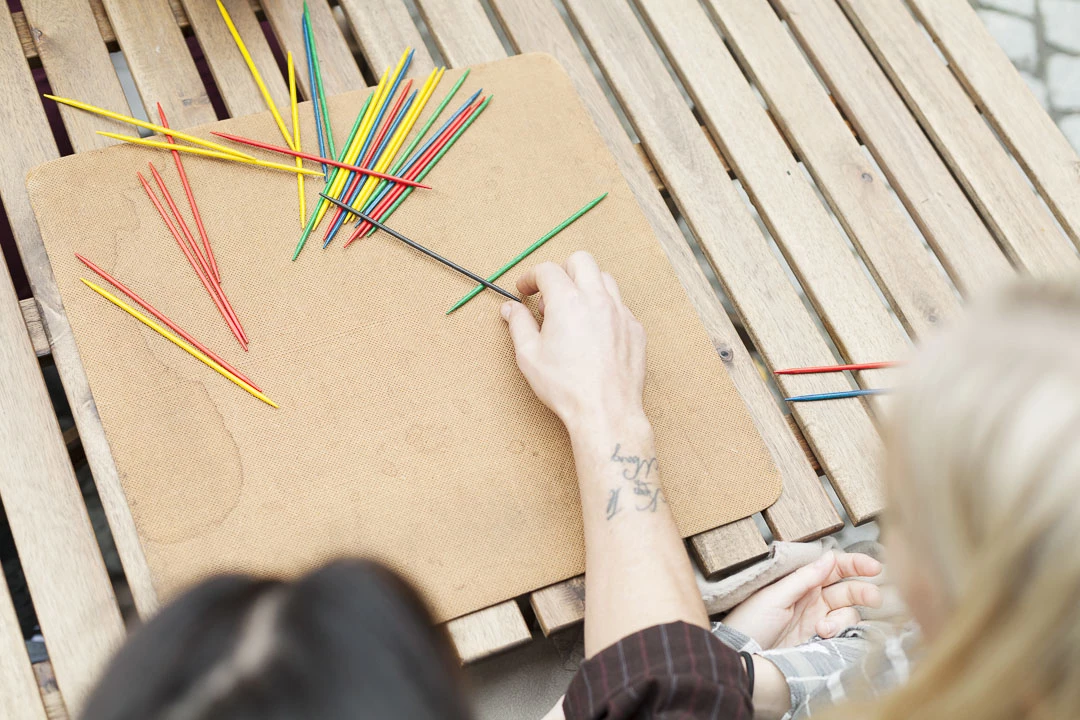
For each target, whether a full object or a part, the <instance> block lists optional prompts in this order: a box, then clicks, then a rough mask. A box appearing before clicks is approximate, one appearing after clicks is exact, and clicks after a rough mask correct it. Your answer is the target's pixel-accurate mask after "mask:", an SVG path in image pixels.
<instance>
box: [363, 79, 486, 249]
mask: <svg viewBox="0 0 1080 720" xmlns="http://www.w3.org/2000/svg"><path fill="white" fill-rule="evenodd" d="M481 102H482V99H481ZM481 102H477V103H476V104H474V105H473V106H472V107H470V108H469V109H468V110H466V111H465V112H463V113H461V115H460V116H459V117H458V119H457V120H455V121H454V122H453V124H452V125H450V126H449V127H448V128H446V130H444V131H443V134H442V135H440V136H439V138H438V140H436V141H435V142H434V143H432V145H431V147H429V148H428V149H427V152H425V153H424V154H423V155H421V156H420V158H419V159H418V160H417V161H416V164H415V165H413V166H412V168H410V170H409V175H410V176H412V177H414V178H415V177H416V176H417V175H419V174H420V173H421V172H423V170H424V168H425V167H427V165H428V164H429V163H430V162H431V160H432V158H434V157H435V156H436V155H438V154H439V151H440V150H442V149H443V147H444V146H445V145H446V143H448V142H450V138H452V137H454V133H456V132H457V131H458V128H460V127H461V126H462V125H464V124H465V122H466V121H467V120H468V119H469V116H470V115H472V114H473V113H474V112H476V109H477V108H478V107H480V104H481ZM404 192H405V188H404V187H402V186H398V187H396V188H394V189H393V190H391V191H390V192H389V193H387V194H386V197H384V198H383V199H382V200H381V201H380V202H379V204H378V205H377V206H376V207H375V208H374V209H373V210H372V211H371V212H370V213H368V214H369V215H370V216H371V217H373V218H378V217H379V215H380V214H381V213H383V212H385V211H386V209H387V208H389V207H390V206H391V205H392V204H393V203H394V202H395V201H397V199H398V198H399V197H401V194H402V193H404ZM370 228H371V224H370V223H369V222H367V221H366V220H365V221H364V222H362V223H360V225H359V226H358V227H357V228H356V230H355V231H354V232H353V234H352V235H350V236H349V239H348V240H347V241H346V242H345V245H344V247H349V244H350V243H352V242H353V241H354V240H356V239H357V238H358V237H360V236H361V235H363V234H364V233H365V232H367V230H369V229H370Z"/></svg>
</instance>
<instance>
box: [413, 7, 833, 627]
mask: <svg viewBox="0 0 1080 720" xmlns="http://www.w3.org/2000/svg"><path fill="white" fill-rule="evenodd" d="M423 7H425V15H426V17H427V22H428V23H429V26H430V27H431V30H432V32H433V33H434V34H435V35H436V38H437V40H438V42H439V45H440V49H441V51H442V52H443V53H444V54H446V55H447V56H448V57H451V58H453V57H472V58H473V59H478V58H477V55H476V52H477V51H476V46H477V44H478V43H477V42H469V43H465V42H462V41H460V39H459V37H458V36H457V34H456V31H455V30H454V26H453V25H448V24H447V23H446V21H445V18H448V17H454V18H460V17H466V18H470V23H476V24H479V23H480V19H481V17H482V8H480V6H479V4H477V3H475V2H465V3H460V2H455V3H447V2H445V1H441V0H438V1H436V2H432V0H425V2H424V3H423ZM494 10H495V12H496V14H497V15H499V17H500V20H501V21H502V23H503V28H504V29H505V31H506V33H507V35H508V36H509V38H510V41H511V42H512V43H513V44H514V45H515V46H516V47H517V48H518V49H519V50H522V51H525V52H530V51H546V52H550V53H552V54H554V55H556V57H558V58H559V59H560V60H561V61H562V63H563V65H564V67H566V68H567V69H568V70H569V71H570V73H571V76H572V79H573V80H574V81H575V84H576V85H577V88H578V91H579V93H580V94H581V95H582V96H583V99H584V100H585V103H586V106H587V107H588V109H589V110H590V112H592V114H593V117H594V120H596V122H597V123H598V125H599V126H600V127H601V131H602V133H604V134H605V137H606V138H607V139H608V143H609V146H612V150H613V152H615V155H616V157H617V159H618V160H619V161H620V165H621V166H622V170H623V173H624V175H626V176H627V178H628V180H629V181H630V182H631V185H632V187H633V186H636V188H635V189H636V192H637V194H638V197H639V201H641V202H642V203H643V204H644V205H645V206H646V214H647V215H649V216H650V221H651V222H652V224H653V226H654V229H655V230H656V232H657V234H658V236H660V238H661V241H662V242H663V243H664V245H665V247H666V248H667V250H668V253H669V255H670V256H671V259H672V262H673V264H674V265H675V267H676V268H677V270H678V271H679V273H680V277H682V281H683V283H684V285H686V286H687V289H688V292H690V296H691V298H692V299H694V298H695V292H694V289H695V286H696V287H697V288H699V289H700V290H699V291H700V293H701V294H700V295H698V296H697V299H696V305H697V307H698V309H699V312H700V313H701V315H702V316H703V317H704V318H705V319H706V324H707V325H708V324H710V323H709V315H710V314H712V315H713V317H714V318H717V322H716V323H715V324H721V322H722V323H724V324H727V326H728V328H729V330H730V333H729V334H728V335H727V337H728V338H733V339H734V341H735V342H736V343H738V338H737V335H736V334H735V333H734V328H731V326H730V321H728V319H727V317H726V315H724V313H723V309H722V308H721V307H720V306H719V303H718V302H717V299H716V297H715V295H714V294H713V293H712V292H711V289H710V288H709V287H708V284H707V282H706V281H705V280H704V276H703V275H702V273H701V270H700V268H698V267H697V265H696V262H695V261H694V259H693V257H692V256H691V255H690V253H689V249H688V247H687V246H686V243H685V241H684V239H683V238H682V236H681V233H680V232H679V231H678V228H677V227H676V226H675V223H674V220H673V219H672V218H671V215H670V213H668V211H667V209H666V207H665V206H664V204H663V201H662V199H661V198H660V197H659V196H658V195H657V193H656V192H655V191H653V190H650V189H648V185H649V179H648V176H647V175H646V174H645V173H644V172H643V168H642V167H641V165H640V164H638V162H637V161H636V160H633V159H631V158H632V157H633V151H632V150H631V144H630V142H629V139H628V138H627V137H626V135H625V133H624V132H623V130H622V128H621V126H620V125H619V122H618V120H617V118H616V117H615V116H614V113H613V111H612V109H611V107H610V106H609V105H608V104H607V101H606V99H604V97H603V93H602V91H601V90H600V88H599V86H598V85H597V84H596V81H595V79H593V78H592V75H591V72H590V71H589V69H588V67H587V66H586V65H585V63H584V60H583V58H582V57H581V55H580V54H579V53H578V52H577V47H576V45H575V43H574V41H573V38H572V37H571V35H570V33H569V31H568V29H567V28H566V26H565V24H564V23H563V22H562V20H561V18H559V17H558V14H557V11H556V10H555V8H554V7H553V6H552V5H550V4H548V3H544V2H528V3H521V2H513V3H501V2H496V3H494ZM482 37H484V38H486V40H485V41H484V46H485V47H486V56H487V57H491V58H494V57H500V56H502V54H503V52H504V51H503V49H502V48H501V44H499V45H497V44H496V39H497V38H496V35H495V33H494V32H490V33H489V32H484V33H483V34H482ZM605 129H606V130H607V132H604V130H605ZM616 138H620V139H621V142H620V141H619V140H618V139H616ZM650 208H651V211H650ZM706 298H707V299H706ZM720 317H722V318H723V320H722V321H720V320H719V318H720ZM714 330H715V328H714ZM713 339H714V343H718V344H717V347H718V349H719V348H720V347H721V345H720V344H719V343H724V346H725V347H726V346H727V343H728V340H718V338H717V336H716V334H715V332H714V333H713ZM738 344H739V345H741V343H738ZM740 350H742V353H741V355H743V356H744V358H743V357H740V360H742V359H745V362H743V363H740V367H742V368H747V369H749V372H748V373H747V374H746V375H744V376H743V379H744V380H747V379H748V382H749V383H750V384H751V385H753V384H757V385H758V386H760V385H761V383H760V378H757V377H756V371H755V370H754V369H753V367H752V363H750V361H749V357H748V356H745V349H742V348H741V347H740ZM724 354H726V355H729V356H732V359H734V352H733V351H731V350H727V351H726V352H725V353H724ZM733 375H735V376H736V378H737V380H736V381H737V383H738V376H739V373H735V372H733ZM761 389H762V393H761V395H762V396H764V402H765V403H768V404H770V405H772V399H771V398H770V397H767V391H764V388H761ZM772 412H773V413H774V414H776V415H778V412H777V411H776V408H775V405H772ZM777 435H783V433H782V432H781V433H777ZM774 437H775V436H774ZM787 437H788V439H790V433H787ZM780 442H781V443H783V440H781V441H780ZM774 450H775V448H774ZM791 457H792V458H793V460H794V463H793V464H794V465H795V466H797V465H799V464H800V463H801V464H803V465H804V466H805V458H804V457H803V456H801V455H798V454H797V453H791ZM795 472H797V471H795V470H794V469H793V472H792V473H789V474H787V477H789V478H790V477H791V476H793V475H794V474H795ZM803 477H804V479H805V478H809V483H807V487H812V488H813V490H817V491H818V492H819V493H820V492H821V489H820V486H819V485H818V484H817V478H816V477H814V476H813V475H812V473H806V474H805V475H804V476H803ZM810 483H812V485H810ZM795 486H796V488H799V484H798V483H795ZM799 489H802V488H799ZM813 490H811V497H813V495H812V492H813ZM821 496H822V500H823V501H824V505H823V506H818V507H813V510H818V509H820V510H821V515H825V516H826V518H827V519H826V520H825V521H824V523H823V524H824V525H825V526H826V527H827V528H828V529H821V528H819V529H817V530H814V531H809V532H808V535H809V534H816V533H819V532H820V533H822V534H824V533H825V532H828V531H830V530H831V529H835V527H837V526H838V525H839V518H837V517H836V515H835V511H834V510H833V509H832V507H831V505H828V501H827V498H825V497H824V494H823V493H821ZM813 510H812V511H811V514H812V515H813ZM813 519H814V520H818V519H820V515H818V516H817V517H814V518H813ZM781 524H782V523H781ZM720 538H728V539H732V540H735V541H736V546H735V549H734V552H732V546H730V545H729V546H728V547H726V548H725V549H726V550H727V552H726V553H725V552H715V550H716V545H717V544H718V542H717V541H718V540H719V539H720ZM692 543H693V544H694V545H695V548H696V549H697V550H698V553H697V554H698V555H699V556H700V557H702V558H703V559H705V560H707V562H706V565H705V567H706V568H710V567H711V568H713V569H714V571H715V570H718V569H719V568H721V567H724V566H725V565H731V564H733V563H735V562H738V560H737V559H736V558H737V557H738V556H740V555H741V556H743V557H745V558H746V559H747V561H749V560H750V559H753V558H754V557H756V556H759V555H760V553H761V551H762V550H763V548H764V546H763V545H762V543H761V538H760V535H758V534H757V532H756V529H754V528H753V525H752V523H750V522H749V521H742V522H740V523H736V524H734V525H732V526H729V527H727V528H722V529H719V530H717V531H713V532H712V533H705V534H703V535H700V536H697V537H695V538H694V539H693V540H692ZM739 544H741V546H742V549H739V548H738V545H739ZM751 548H753V549H752V550H751ZM748 550H749V551H750V552H747V551H748ZM720 556H723V557H722V558H721V557H720ZM733 556H734V557H733ZM718 563H722V564H718ZM567 582H568V583H570V584H573V583H580V582H581V579H580V578H576V579H573V580H570V581H567ZM560 585H561V584H560ZM534 606H535V603H534ZM567 610H568V611H569V612H570V613H573V611H572V609H570V608H567ZM577 617H578V619H580V616H579V615H577ZM541 622H542V623H543V620H542V621H541Z"/></svg>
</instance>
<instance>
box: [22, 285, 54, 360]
mask: <svg viewBox="0 0 1080 720" xmlns="http://www.w3.org/2000/svg"><path fill="white" fill-rule="evenodd" d="M19 309H20V310H21V311H22V316H23V322H24V323H26V332H27V334H29V335H30V345H31V346H32V347H33V348H34V354H35V355H37V356H38V357H44V356H46V355H48V354H49V353H50V352H51V350H50V349H49V336H48V335H46V334H45V326H44V325H43V324H42V322H41V311H40V310H38V306H37V303H36V302H34V298H32V297H30V298H26V299H25V300H20V301H19Z"/></svg>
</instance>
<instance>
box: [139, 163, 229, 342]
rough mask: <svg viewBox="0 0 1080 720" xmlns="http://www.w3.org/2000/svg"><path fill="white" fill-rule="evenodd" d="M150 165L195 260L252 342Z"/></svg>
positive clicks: (178, 211)
mask: <svg viewBox="0 0 1080 720" xmlns="http://www.w3.org/2000/svg"><path fill="white" fill-rule="evenodd" d="M149 165H150V172H152V173H153V174H154V180H155V181H156V182H157V185H158V189H159V190H161V194H162V195H164V196H165V202H167V203H168V204H169V209H171V210H172V212H173V215H175V216H176V224H177V226H178V227H179V228H180V229H181V230H183V232H184V237H185V238H186V239H187V241H188V247H190V248H191V251H192V253H193V254H194V256H195V260H196V261H197V262H198V263H199V266H200V267H202V271H203V274H204V275H206V278H207V279H208V280H209V281H210V285H211V286H212V287H213V289H214V292H215V293H216V294H217V296H218V298H219V299H220V300H221V302H222V304H224V306H225V311H226V312H228V313H229V317H230V318H232V321H233V324H234V325H235V326H236V329H237V330H239V331H240V337H241V339H243V341H244V342H245V343H247V342H250V341H249V340H248V336H247V333H246V332H244V328H243V326H242V325H240V318H238V317H236V311H235V310H233V307H232V303H230V302H229V298H228V297H226V296H225V291H224V290H222V289H221V285H219V284H218V282H217V280H216V279H215V278H214V273H213V272H211V270H210V266H209V265H208V264H207V262H206V260H204V259H203V257H202V255H200V254H199V246H198V244H197V243H196V242H195V237H194V236H193V235H192V234H191V230H190V229H188V226H187V222H185V221H184V216H183V215H181V214H180V210H179V208H177V207H176V203H175V202H174V201H173V199H172V194H171V193H169V188H168V186H166V185H165V181H164V180H163V179H162V178H161V175H159V174H158V171H157V168H156V167H154V163H149Z"/></svg>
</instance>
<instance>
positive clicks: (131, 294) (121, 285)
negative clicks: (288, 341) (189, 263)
mask: <svg viewBox="0 0 1080 720" xmlns="http://www.w3.org/2000/svg"><path fill="white" fill-rule="evenodd" d="M75 257H77V258H79V260H81V261H82V264H83V265H85V266H86V267H88V268H90V269H91V270H93V271H94V272H96V273H97V274H98V275H100V276H101V277H102V278H103V279H104V280H105V281H106V282H109V283H112V284H113V285H114V286H116V288H117V289H118V290H119V291H120V292H122V293H124V294H125V295H127V296H128V297H129V298H131V299H132V300H134V301H135V302H137V303H138V304H139V305H142V307H143V308H144V309H145V310H146V311H147V312H148V313H150V314H151V315H153V316H154V317H156V318H157V319H158V320H160V321H161V322H162V323H164V324H165V325H166V326H167V327H168V328H169V329H171V330H172V331H173V332H174V333H176V334H177V335H179V336H180V337H182V338H184V339H185V340H187V341H188V343H190V344H191V345H192V346H193V347H195V348H198V350H199V351H200V352H201V353H202V354H203V355H205V356H206V357H208V358H210V359H211V360H213V361H214V362H216V363H217V364H218V365H220V366H221V367H223V368H225V369H226V370H228V371H229V372H231V373H232V374H233V375H235V376H236V377H238V378H239V379H241V380H243V381H244V382H246V383H247V384H248V385H250V386H251V387H253V388H255V389H256V390H258V391H259V392H262V390H261V389H260V388H259V386H258V385H256V384H255V383H253V382H251V380H249V379H248V378H247V376H246V375H244V374H243V373H241V372H240V371H239V370H237V369H236V368H234V367H233V366H232V365H230V364H229V363H227V362H225V361H224V360H222V359H221V357H219V356H218V355H217V354H216V353H214V352H213V351H211V350H209V349H208V348H207V347H206V346H205V345H203V344H202V343H201V342H199V341H198V340H196V339H195V338H193V337H191V335H188V334H187V333H186V332H184V330H183V328H181V327H179V326H177V324H176V323H174V322H173V321H172V320H170V319H169V318H167V317H165V316H164V315H162V314H161V313H160V312H158V311H157V309H156V308H155V307H154V306H153V305H151V304H150V303H148V302H146V301H145V300H143V299H142V298H141V297H139V296H138V295H136V294H135V291H134V290H132V289H131V288H129V287H128V286H127V285H125V284H124V283H122V282H120V281H119V280H117V279H116V278H114V277H113V276H112V275H110V274H109V273H107V272H105V271H104V270H102V269H101V268H99V267H98V266H97V265H95V264H94V263H92V262H90V261H89V260H87V259H86V258H84V257H83V256H82V255H80V254H79V253H75Z"/></svg>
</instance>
